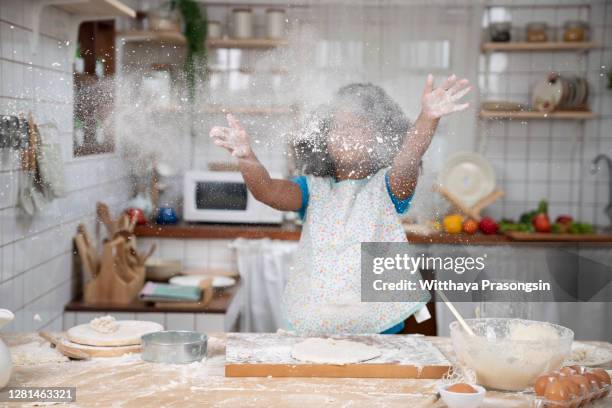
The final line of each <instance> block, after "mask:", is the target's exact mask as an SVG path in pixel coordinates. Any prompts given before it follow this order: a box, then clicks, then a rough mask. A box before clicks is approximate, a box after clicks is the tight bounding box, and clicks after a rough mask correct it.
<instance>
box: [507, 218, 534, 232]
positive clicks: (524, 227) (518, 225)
mask: <svg viewBox="0 0 612 408" xmlns="http://www.w3.org/2000/svg"><path fill="white" fill-rule="evenodd" d="M499 231H500V232H502V233H503V232H509V231H517V232H534V231H535V229H534V228H533V224H532V223H530V222H514V221H513V220H509V219H506V218H504V219H503V220H501V221H500V222H499Z"/></svg>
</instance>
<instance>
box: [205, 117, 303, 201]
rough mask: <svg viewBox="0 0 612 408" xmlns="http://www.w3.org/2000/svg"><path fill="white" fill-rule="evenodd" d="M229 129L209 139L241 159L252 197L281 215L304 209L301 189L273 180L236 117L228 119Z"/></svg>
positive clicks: (218, 128)
mask: <svg viewBox="0 0 612 408" xmlns="http://www.w3.org/2000/svg"><path fill="white" fill-rule="evenodd" d="M227 122H228V124H229V127H221V126H215V127H213V128H212V129H211V130H210V137H211V138H212V139H213V140H214V143H215V144H216V145H217V146H221V147H223V148H225V149H227V150H228V151H229V152H230V153H231V154H232V156H234V157H236V158H237V159H238V167H239V169H240V172H241V173H242V177H244V181H245V182H246V185H247V187H248V189H249V190H250V191H251V193H252V194H253V196H254V197H255V198H256V199H257V200H259V201H261V202H262V203H264V204H267V205H269V206H270V207H272V208H276V209H277V210H281V211H297V210H299V209H300V208H301V206H302V191H301V190H300V187H299V186H298V185H297V184H296V183H294V182H292V181H289V180H281V179H273V178H272V177H270V174H269V173H268V171H267V170H266V168H265V167H264V166H263V165H262V164H261V163H260V162H259V160H258V159H257V156H255V153H253V150H252V149H251V143H250V141H249V136H248V135H247V133H246V131H245V130H244V128H243V127H242V126H241V125H240V123H239V122H238V120H237V119H236V118H234V116H232V115H231V114H230V115H227Z"/></svg>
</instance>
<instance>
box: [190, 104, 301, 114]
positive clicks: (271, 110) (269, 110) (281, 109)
mask: <svg viewBox="0 0 612 408" xmlns="http://www.w3.org/2000/svg"><path fill="white" fill-rule="evenodd" d="M296 111H297V109H296V108H295V107H290V106H278V107H257V106H243V107H240V106H233V107H232V106H204V107H202V108H201V109H200V112H201V113H217V114H220V113H235V114H237V115H292V114H294V113H295V112H296Z"/></svg>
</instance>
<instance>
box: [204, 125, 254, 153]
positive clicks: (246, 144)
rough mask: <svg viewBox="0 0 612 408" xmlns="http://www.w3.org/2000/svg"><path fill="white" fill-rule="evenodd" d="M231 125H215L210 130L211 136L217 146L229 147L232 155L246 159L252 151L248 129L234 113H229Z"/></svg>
mask: <svg viewBox="0 0 612 408" xmlns="http://www.w3.org/2000/svg"><path fill="white" fill-rule="evenodd" d="M227 123H228V124H229V127H222V126H215V127H213V128H212V129H211V130H210V137H211V138H212V139H213V142H214V143H215V144H216V145H217V146H221V147H223V148H225V149H227V150H228V151H229V152H230V153H231V154H232V156H234V157H236V158H239V159H244V158H246V157H248V156H249V155H250V154H251V153H252V150H251V142H250V141H249V135H247V132H246V130H244V129H243V127H242V126H241V125H240V122H238V119H236V118H235V117H234V116H233V115H232V114H228V115H227Z"/></svg>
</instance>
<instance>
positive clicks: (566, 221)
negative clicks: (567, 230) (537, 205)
mask: <svg viewBox="0 0 612 408" xmlns="http://www.w3.org/2000/svg"><path fill="white" fill-rule="evenodd" d="M572 221H574V218H573V217H572V216H571V215H565V214H563V215H559V216H558V217H557V219H556V220H555V223H557V224H563V225H570V224H571V223H572Z"/></svg>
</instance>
